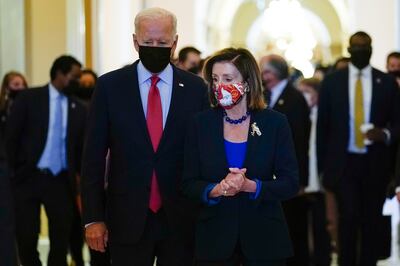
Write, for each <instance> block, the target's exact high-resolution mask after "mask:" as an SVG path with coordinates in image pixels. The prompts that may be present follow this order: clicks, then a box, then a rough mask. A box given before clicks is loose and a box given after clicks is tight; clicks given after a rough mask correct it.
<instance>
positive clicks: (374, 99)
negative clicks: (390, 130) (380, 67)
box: [369, 69, 382, 123]
mask: <svg viewBox="0 0 400 266" xmlns="http://www.w3.org/2000/svg"><path fill="white" fill-rule="evenodd" d="M381 83H382V80H381V78H379V77H378V76H377V72H376V71H375V70H374V69H372V91H371V111H370V116H369V121H370V122H371V123H373V122H374V121H376V119H375V118H376V110H378V109H379V108H378V98H379V97H378V96H379V95H378V94H379V92H380V91H382V90H381V89H379V87H380V86H381Z"/></svg>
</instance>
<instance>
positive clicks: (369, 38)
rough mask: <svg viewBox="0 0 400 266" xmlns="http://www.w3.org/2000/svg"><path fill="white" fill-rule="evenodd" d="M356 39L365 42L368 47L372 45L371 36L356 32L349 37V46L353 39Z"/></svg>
mask: <svg viewBox="0 0 400 266" xmlns="http://www.w3.org/2000/svg"><path fill="white" fill-rule="evenodd" d="M357 37H358V38H363V39H365V40H367V42H368V45H371V44H372V38H371V36H369V35H368V33H366V32H364V31H357V32H356V33H354V34H353V35H351V36H350V39H349V45H350V46H351V43H352V42H353V40H354V38H357Z"/></svg>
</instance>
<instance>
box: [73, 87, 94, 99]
mask: <svg viewBox="0 0 400 266" xmlns="http://www.w3.org/2000/svg"><path fill="white" fill-rule="evenodd" d="M93 91H94V87H80V88H78V90H77V91H76V93H75V95H76V97H78V98H80V99H82V100H90V98H91V97H92V94H93Z"/></svg>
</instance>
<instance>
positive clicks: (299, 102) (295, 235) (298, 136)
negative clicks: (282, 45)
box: [260, 55, 311, 266]
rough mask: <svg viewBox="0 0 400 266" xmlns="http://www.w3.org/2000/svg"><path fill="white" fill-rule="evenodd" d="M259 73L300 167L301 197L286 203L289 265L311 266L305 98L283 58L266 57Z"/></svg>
mask: <svg viewBox="0 0 400 266" xmlns="http://www.w3.org/2000/svg"><path fill="white" fill-rule="evenodd" d="M260 69H261V75H262V80H263V84H264V88H265V95H266V98H267V103H268V105H269V108H271V109H273V110H276V111H278V112H280V113H283V114H285V115H286V117H287V118H288V121H289V125H290V128H291V130H292V136H293V142H294V146H295V151H296V158H297V163H298V166H299V181H300V194H299V195H298V196H297V197H295V198H293V199H291V200H288V201H286V202H284V203H283V208H284V211H285V216H286V219H287V222H288V226H289V231H290V235H291V237H292V241H293V247H294V257H292V258H290V259H289V260H288V261H287V263H288V265H296V266H303V265H304V266H306V265H309V255H308V253H309V252H308V248H307V243H308V236H307V205H306V201H305V198H304V188H305V187H306V186H307V184H308V146H309V137H310V129H311V120H310V110H309V108H308V105H307V102H306V100H305V99H304V97H303V95H302V94H301V93H300V92H299V91H297V90H296V89H295V88H294V87H293V85H292V84H291V83H290V82H289V80H288V77H289V67H288V65H287V63H286V60H285V59H284V58H282V57H281V56H278V55H268V56H264V57H262V58H261V60H260Z"/></svg>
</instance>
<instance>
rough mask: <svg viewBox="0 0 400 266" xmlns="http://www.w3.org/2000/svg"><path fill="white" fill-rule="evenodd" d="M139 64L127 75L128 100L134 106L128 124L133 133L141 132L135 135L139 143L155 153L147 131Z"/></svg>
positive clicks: (132, 67) (134, 65)
mask: <svg viewBox="0 0 400 266" xmlns="http://www.w3.org/2000/svg"><path fill="white" fill-rule="evenodd" d="M138 62H139V60H138V61H136V62H135V63H134V64H133V65H132V66H131V67H129V70H128V73H127V76H128V78H127V83H126V86H127V88H128V89H127V93H128V97H127V100H128V101H129V102H130V103H129V106H132V108H131V109H129V110H130V111H131V113H130V114H128V115H127V116H126V117H127V118H128V119H132V120H133V121H132V120H130V121H127V123H128V125H131V126H132V127H134V128H133V129H132V130H133V131H139V134H137V135H136V134H135V135H136V136H137V138H138V143H144V145H146V146H147V147H148V149H150V150H151V151H153V145H152V144H151V140H150V135H149V131H148V130H147V123H146V116H145V113H144V111H143V104H142V99H141V97H140V87H139V80H138V72H137V65H138Z"/></svg>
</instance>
